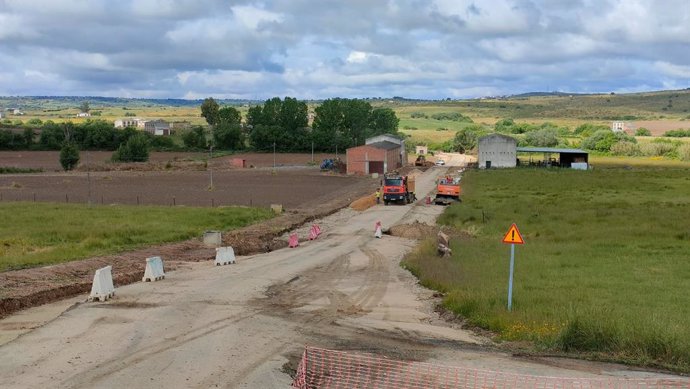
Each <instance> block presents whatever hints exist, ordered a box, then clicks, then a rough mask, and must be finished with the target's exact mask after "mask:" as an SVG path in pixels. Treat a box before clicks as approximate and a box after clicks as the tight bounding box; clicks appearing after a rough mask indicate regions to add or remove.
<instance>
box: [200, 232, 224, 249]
mask: <svg viewBox="0 0 690 389" xmlns="http://www.w3.org/2000/svg"><path fill="white" fill-rule="evenodd" d="M222 242H223V236H222V234H221V232H220V231H206V232H204V245H206V247H220V245H221V244H222Z"/></svg>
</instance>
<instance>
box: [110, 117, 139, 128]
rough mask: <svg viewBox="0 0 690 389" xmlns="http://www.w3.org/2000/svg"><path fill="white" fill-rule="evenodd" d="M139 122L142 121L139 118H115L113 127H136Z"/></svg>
mask: <svg viewBox="0 0 690 389" xmlns="http://www.w3.org/2000/svg"><path fill="white" fill-rule="evenodd" d="M140 122H144V120H141V119H139V118H125V119H117V120H115V123H114V126H115V128H125V127H135V128H138V127H139V123H140ZM142 127H143V126H142Z"/></svg>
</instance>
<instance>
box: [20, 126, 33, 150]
mask: <svg viewBox="0 0 690 389" xmlns="http://www.w3.org/2000/svg"><path fill="white" fill-rule="evenodd" d="M22 137H23V138H24V144H25V145H26V148H27V149H30V148H31V146H33V144H34V129H33V128H27V129H25V130H24V132H23V133H22Z"/></svg>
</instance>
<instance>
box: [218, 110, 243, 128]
mask: <svg viewBox="0 0 690 389" xmlns="http://www.w3.org/2000/svg"><path fill="white" fill-rule="evenodd" d="M241 122H242V114H241V113H240V111H238V110H237V109H235V108H233V107H223V108H220V109H219V110H218V116H217V121H216V123H215V124H218V123H227V124H240V123H241Z"/></svg>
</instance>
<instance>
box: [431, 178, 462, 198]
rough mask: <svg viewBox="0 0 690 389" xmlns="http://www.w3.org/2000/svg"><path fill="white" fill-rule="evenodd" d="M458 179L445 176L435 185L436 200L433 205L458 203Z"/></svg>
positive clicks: (459, 191) (459, 190)
mask: <svg viewBox="0 0 690 389" xmlns="http://www.w3.org/2000/svg"><path fill="white" fill-rule="evenodd" d="M461 192H462V190H461V189H460V177H451V176H445V177H442V178H440V179H439V180H438V183H437V184H436V199H435V200H434V204H437V205H450V204H452V203H454V202H458V201H460V193H461Z"/></svg>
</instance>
